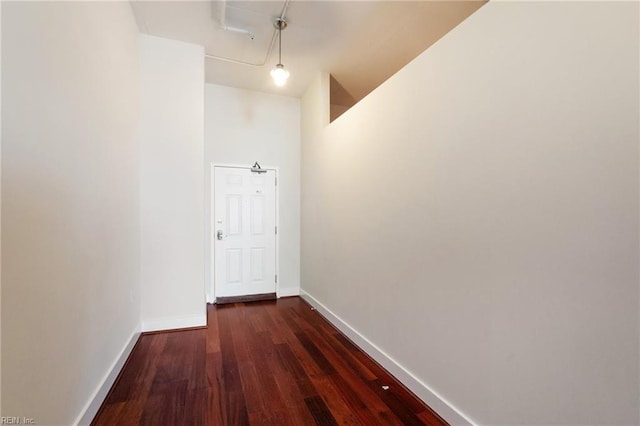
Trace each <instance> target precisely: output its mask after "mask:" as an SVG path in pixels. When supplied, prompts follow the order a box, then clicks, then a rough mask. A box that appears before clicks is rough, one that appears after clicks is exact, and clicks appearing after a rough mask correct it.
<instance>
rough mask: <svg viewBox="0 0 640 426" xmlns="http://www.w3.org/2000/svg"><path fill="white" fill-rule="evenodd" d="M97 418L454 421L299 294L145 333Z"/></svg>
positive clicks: (217, 309)
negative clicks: (196, 324) (191, 325)
mask: <svg viewBox="0 0 640 426" xmlns="http://www.w3.org/2000/svg"><path fill="white" fill-rule="evenodd" d="M383 386H385V387H386V386H389V388H388V389H387V390H385V389H383ZM92 424H93V425H115V424H121V425H133V424H144V425H192V424H193V425H258V424H260V425H261V424H269V425H314V424H318V425H378V424H380V425H424V424H426V425H446V423H445V422H444V421H443V420H442V419H441V418H440V417H439V416H438V415H437V414H435V413H434V412H433V411H432V410H431V409H430V408H429V407H427V406H426V405H424V404H423V403H422V402H421V401H420V400H418V399H417V398H415V396H413V395H412V394H411V393H410V392H408V391H407V390H406V389H405V388H404V387H403V386H402V385H400V384H399V383H398V382H397V381H396V380H395V379H394V378H393V377H391V376H390V375H389V374H388V373H387V372H386V371H385V370H384V369H382V368H381V367H380V366H379V365H378V364H376V363H375V362H374V361H372V360H371V359H370V358H369V357H368V356H367V355H365V354H364V353H363V352H362V351H360V350H359V349H358V348H357V347H356V346H354V345H353V344H352V343H351V342H350V341H349V340H348V339H347V338H345V337H344V336H343V335H342V334H341V333H340V332H338V331H337V330H336V329H335V328H333V326H331V325H330V324H329V323H328V322H327V321H325V320H324V318H322V316H320V315H319V314H318V313H317V312H316V311H315V310H313V309H312V308H311V307H310V306H309V305H308V304H306V303H305V302H304V301H303V300H302V299H300V298H298V297H292V298H284V299H279V300H277V301H263V302H252V303H236V304H230V305H224V306H214V305H209V306H208V326H207V328H203V329H198V330H185V331H175V332H164V333H156V334H145V335H142V336H141V337H140V339H139V340H138V343H137V344H136V346H135V348H134V350H133V352H132V353H131V356H130V357H129V360H128V361H127V363H126V365H125V367H124V369H123V370H122V372H121V374H120V376H119V377H118V380H117V381H116V383H115V384H114V386H113V388H112V389H111V392H110V393H109V395H108V396H107V399H106V400H105V402H104V403H103V405H102V407H101V408H100V411H99V412H98V414H97V415H96V418H95V419H94V420H93V423H92Z"/></svg>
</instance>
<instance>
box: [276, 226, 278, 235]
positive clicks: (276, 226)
mask: <svg viewBox="0 0 640 426" xmlns="http://www.w3.org/2000/svg"><path fill="white" fill-rule="evenodd" d="M276 235H278V227H277V226H276Z"/></svg>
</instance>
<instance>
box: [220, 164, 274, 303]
mask: <svg viewBox="0 0 640 426" xmlns="http://www.w3.org/2000/svg"><path fill="white" fill-rule="evenodd" d="M216 167H224V168H228V169H247V170H251V166H247V165H238V164H219V163H213V162H212V163H211V182H210V183H211V189H210V191H209V192H210V194H209V196H210V197H211V217H210V218H209V220H210V226H211V229H210V232H209V244H210V245H211V256H210V259H209V263H210V265H211V274H210V275H211V282H210V283H209V285H210V286H211V287H210V290H211V298H212V301H211V303H215V301H216V275H215V267H216V252H215V250H216V248H215V247H216V244H215V241H216V239H215V232H216V231H215V226H216V223H215V213H216V210H215V200H216V198H215V195H216V194H215V168H216ZM262 169H263V170H273V171H274V172H275V174H276V175H275V178H276V200H275V201H276V227H277V229H278V232H277V233H276V247H275V250H276V253H275V254H276V277H278V279H277V280H276V297H280V250H279V247H280V216H279V211H280V209H279V207H278V206H279V204H280V203H279V199H280V191H279V190H278V188H279V183H278V168H277V167H271V166H267V167H262Z"/></svg>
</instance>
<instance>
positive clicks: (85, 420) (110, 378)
mask: <svg viewBox="0 0 640 426" xmlns="http://www.w3.org/2000/svg"><path fill="white" fill-rule="evenodd" d="M139 329H140V327H136V329H135V330H134V331H133V333H131V337H130V338H129V341H128V342H127V344H126V345H125V346H124V348H122V350H121V351H120V354H119V355H118V357H117V358H116V360H115V361H114V363H113V364H112V365H111V368H110V369H109V371H108V372H107V374H106V375H105V376H104V378H103V379H102V382H101V383H100V385H99V386H98V387H97V389H96V390H95V392H93V395H92V396H91V398H90V399H89V401H88V402H87V404H86V405H85V406H84V408H83V409H82V411H81V412H80V415H79V416H78V418H77V419H76V421H75V422H74V425H89V424H91V421H92V420H93V418H94V417H95V416H96V414H97V413H98V410H99V409H100V406H101V405H102V403H103V402H104V399H105V398H106V397H107V394H108V393H109V390H110V389H111V386H113V383H114V382H115V381H116V378H117V377H118V374H120V371H121V370H122V367H123V366H124V363H125V362H126V361H127V358H129V355H130V354H131V351H132V350H133V347H134V346H135V344H136V342H137V341H138V337H139V336H140V331H139Z"/></svg>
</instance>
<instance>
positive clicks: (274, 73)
mask: <svg viewBox="0 0 640 426" xmlns="http://www.w3.org/2000/svg"><path fill="white" fill-rule="evenodd" d="M273 26H274V27H276V29H277V30H278V65H276V67H275V68H274V69H272V70H271V78H273V82H274V83H275V84H276V86H284V85H285V83H286V82H287V79H288V78H289V71H287V70H285V69H284V65H282V30H284V29H285V28H287V21H285V20H284V18H278V19H276V20H275V21H274V23H273Z"/></svg>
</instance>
